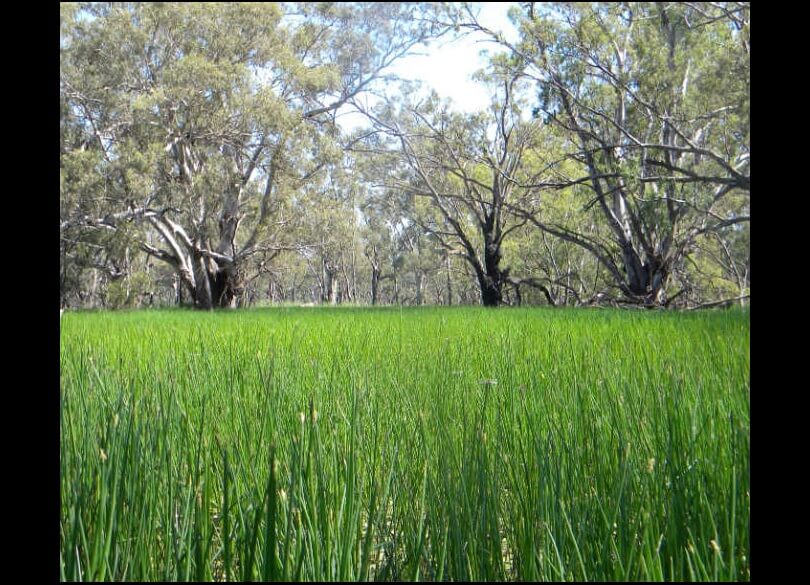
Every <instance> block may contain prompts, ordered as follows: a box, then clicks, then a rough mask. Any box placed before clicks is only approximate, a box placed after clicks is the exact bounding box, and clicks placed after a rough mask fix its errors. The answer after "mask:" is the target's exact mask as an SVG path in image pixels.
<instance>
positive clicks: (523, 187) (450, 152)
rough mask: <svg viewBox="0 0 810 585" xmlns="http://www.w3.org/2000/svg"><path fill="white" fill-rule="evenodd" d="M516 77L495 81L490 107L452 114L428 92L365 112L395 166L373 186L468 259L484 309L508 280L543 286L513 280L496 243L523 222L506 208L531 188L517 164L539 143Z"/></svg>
mask: <svg viewBox="0 0 810 585" xmlns="http://www.w3.org/2000/svg"><path fill="white" fill-rule="evenodd" d="M516 82H517V80H516V78H514V77H512V78H503V79H501V81H500V87H499V89H498V90H497V99H496V101H495V102H494V103H493V106H492V108H491V109H490V111H487V112H481V113H478V114H472V115H463V114H459V113H456V112H453V111H451V110H450V109H449V108H448V106H447V104H446V103H445V104H443V103H441V102H440V101H439V100H438V98H437V96H435V94H434V95H432V96H431V97H430V98H428V99H426V100H423V101H422V102H420V103H416V104H410V105H407V104H405V105H401V106H397V105H395V104H394V103H393V102H389V103H386V104H384V105H383V106H382V107H380V108H378V110H379V111H376V112H367V115H368V116H369V117H370V119H371V120H372V121H373V122H374V125H375V128H376V130H377V131H379V132H380V133H381V134H384V135H385V136H387V139H388V140H387V144H386V145H385V148H387V151H386V152H387V153H388V154H389V155H390V154H391V153H392V152H393V153H396V156H397V159H398V164H399V168H398V169H396V170H394V171H393V172H391V171H388V170H386V167H382V168H383V169H384V173H383V176H382V177H379V178H378V181H379V185H380V186H382V187H384V188H385V189H387V190H388V192H389V193H400V194H403V195H404V196H405V203H404V205H403V209H405V210H406V215H407V217H408V219H409V221H411V222H413V223H414V224H415V225H417V226H418V227H419V228H421V229H422V230H423V231H424V232H425V233H426V234H428V235H429V236H430V237H431V238H432V239H433V241H435V243H436V244H437V245H438V246H440V247H441V248H443V249H444V250H446V251H447V253H448V254H451V255H454V256H458V257H460V258H462V259H463V260H464V261H465V262H466V263H468V265H469V266H470V268H471V269H472V271H473V273H474V274H475V278H476V281H477V284H478V286H479V289H480V298H481V303H482V304H483V305H485V306H498V305H500V304H502V303H503V302H504V288H505V287H507V286H508V285H514V284H520V283H524V282H525V283H528V284H532V285H535V286H541V287H542V286H543V285H542V284H540V283H537V282H536V281H534V280H533V279H518V278H515V277H514V276H512V275H511V274H510V270H509V267H508V266H504V263H503V254H502V246H503V244H504V241H506V239H507V238H508V237H509V236H510V234H513V233H514V232H515V230H517V229H519V228H520V227H521V226H522V225H524V224H525V223H526V220H525V219H519V218H518V219H516V218H515V217H514V215H513V214H512V213H511V212H510V209H511V208H512V207H517V208H521V207H522V205H523V204H524V200H525V199H526V198H527V197H529V196H530V195H531V193H532V192H533V190H534V189H536V188H537V187H538V184H537V182H536V181H537V180H538V176H537V174H533V175H529V174H527V173H528V171H527V169H530V168H532V166H531V165H526V164H524V163H525V162H526V159H527V154H528V153H530V152H531V150H532V149H533V148H535V147H537V145H538V143H539V134H540V132H539V129H540V126H541V124H540V122H539V121H537V120H528V121H526V120H522V119H521V116H520V108H519V107H518V105H517V98H516ZM397 108H399V111H397ZM377 139H378V140H379V138H377ZM380 148H381V149H382V147H380Z"/></svg>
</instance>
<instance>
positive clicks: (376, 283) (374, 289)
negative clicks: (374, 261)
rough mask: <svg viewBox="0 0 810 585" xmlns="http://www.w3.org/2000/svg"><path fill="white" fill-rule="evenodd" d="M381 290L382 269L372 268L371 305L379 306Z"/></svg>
mask: <svg viewBox="0 0 810 585" xmlns="http://www.w3.org/2000/svg"><path fill="white" fill-rule="evenodd" d="M379 290H380V269H379V268H376V267H374V266H372V267H371V305H372V306H374V305H376V304H377V300H378V296H379V294H380V293H379Z"/></svg>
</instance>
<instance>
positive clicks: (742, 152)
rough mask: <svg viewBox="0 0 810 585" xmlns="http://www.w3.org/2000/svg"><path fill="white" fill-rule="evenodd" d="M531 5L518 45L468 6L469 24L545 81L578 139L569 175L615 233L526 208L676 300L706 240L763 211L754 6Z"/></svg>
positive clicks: (647, 289)
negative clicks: (754, 104) (754, 208)
mask: <svg viewBox="0 0 810 585" xmlns="http://www.w3.org/2000/svg"><path fill="white" fill-rule="evenodd" d="M521 6H522V13H521V11H517V12H516V13H515V16H516V20H517V23H518V25H519V26H520V33H521V38H520V40H519V42H516V43H510V42H508V41H507V40H505V39H504V38H503V36H502V35H499V34H497V33H495V32H493V31H491V30H489V29H487V28H486V27H484V26H482V25H481V24H480V23H478V22H477V21H476V20H475V17H474V15H473V14H472V12H471V11H470V10H469V9H467V13H466V20H465V21H464V22H463V23H462V24H461V25H460V26H464V27H465V28H468V29H472V30H478V31H484V32H486V33H488V34H489V35H490V37H491V38H492V39H494V40H495V41H496V42H498V43H500V44H502V45H504V46H506V47H508V48H509V49H510V58H511V63H510V65H511V66H512V67H514V68H515V70H519V71H522V73H523V75H524V76H525V77H526V78H529V79H532V80H534V81H535V82H536V84H537V88H538V105H537V107H536V108H535V114H536V115H538V116H540V117H542V118H543V119H545V120H546V121H547V122H548V123H549V124H551V125H554V126H555V127H556V128H558V129H559V130H561V131H562V132H563V133H564V134H565V135H567V136H568V139H569V141H570V149H569V153H568V156H567V157H566V158H567V160H568V161H575V162H576V163H577V166H578V167H579V169H580V170H573V171H571V172H569V173H567V174H566V176H567V180H569V182H570V185H571V186H572V188H574V187H576V189H577V192H578V193H579V195H578V196H579V197H581V201H582V208H583V210H584V211H587V212H590V213H591V214H596V216H597V217H598V219H599V221H600V222H602V223H604V225H606V226H607V227H608V228H609V237H607V238H604V237H597V236H595V235H594V234H593V233H592V232H591V231H590V230H585V229H583V226H585V225H589V224H590V223H591V222H590V221H587V220H584V221H583V220H580V221H577V222H575V223H572V224H567V225H565V224H559V223H551V222H547V221H544V219H543V217H542V203H540V200H541V199H542V198H538V199H537V200H536V203H540V204H539V205H532V206H529V207H527V208H525V209H522V210H519V214H520V215H521V216H522V217H524V218H526V219H527V220H528V221H530V222H531V223H532V224H533V225H535V226H536V227H538V228H540V229H541V230H543V231H545V232H546V233H549V234H551V235H554V236H556V237H559V238H562V239H564V240H566V241H568V242H570V243H573V244H575V245H577V246H580V247H581V248H583V249H585V250H587V251H588V252H589V253H591V254H592V255H593V256H594V257H595V258H596V259H598V261H599V262H600V264H601V265H602V266H603V267H604V268H605V269H606V271H607V272H608V273H609V274H610V275H611V277H612V280H613V284H614V286H615V287H616V288H617V289H618V291H619V292H620V294H621V296H622V297H623V298H624V300H627V301H630V302H636V303H642V304H648V305H666V304H667V303H668V302H669V300H668V297H667V291H668V289H670V288H671V284H672V276H673V273H676V272H678V271H679V270H680V268H681V267H682V266H683V263H684V260H685V258H686V257H687V256H688V255H689V254H690V253H691V252H692V251H693V250H694V248H695V245H696V242H697V241H698V240H699V239H700V238H701V237H704V236H707V235H709V234H713V233H716V232H718V231H719V230H722V229H723V228H725V227H727V226H730V225H734V224H738V223H741V222H747V221H749V218H750V215H749V194H750V172H749V169H750V131H749V118H750V109H749V95H748V94H749V88H750V34H749V29H750V18H749V12H750V10H749V6H748V3H606V2H603V3H535V2H527V3H522V5H521ZM501 59H502V61H505V60H504V59H503V58H501ZM549 164H552V161H549ZM583 174H584V177H583ZM583 179H584V180H583ZM724 207H725V208H726V209H731V210H733V211H731V212H728V213H725V214H723V213H722V211H721V210H723V208H724ZM679 294H681V291H678V292H675V293H674V295H672V296H675V295H679Z"/></svg>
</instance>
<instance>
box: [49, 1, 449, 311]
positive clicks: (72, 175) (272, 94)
mask: <svg viewBox="0 0 810 585" xmlns="http://www.w3.org/2000/svg"><path fill="white" fill-rule="evenodd" d="M437 9H440V8H437V7H436V6H434V5H423V4H418V3H396V4H387V3H373V2H369V3H349V4H338V3H289V4H276V3H259V4H252V3H236V4H233V3H189V4H186V3H122V4H113V3H82V4H78V5H77V4H71V5H66V6H65V7H64V8H63V11H62V27H61V75H60V100H61V103H62V121H63V125H64V126H65V127H66V128H69V129H70V130H69V131H68V132H63V134H62V151H61V152H62V158H61V164H62V171H63V173H62V177H63V181H62V187H61V194H60V195H61V199H62V201H63V203H64V205H63V209H62V213H61V220H60V228H61V232H62V234H63V237H67V238H73V239H76V238H84V237H86V234H87V232H107V233H109V234H110V235H111V236H112V237H114V238H124V237H126V238H128V241H130V242H132V243H133V244H134V245H135V246H136V248H137V249H140V250H141V251H143V252H145V253H146V254H148V255H149V256H151V257H153V258H155V259H157V260H159V261H161V262H165V263H166V264H167V265H169V266H171V267H172V269H173V270H174V271H175V272H176V274H177V277H178V279H179V281H180V282H181V283H182V286H183V287H184V288H185V289H186V290H187V291H188V293H189V295H190V297H191V299H192V300H193V303H194V305H195V306H197V307H200V308H211V307H214V306H233V305H234V304H236V303H237V302H238V300H239V297H240V296H241V294H242V292H243V288H244V283H245V281H246V279H247V278H248V273H249V272H252V271H255V270H256V269H257V267H260V266H263V265H267V263H268V262H270V261H271V260H272V259H273V257H274V256H275V255H277V254H278V253H280V251H282V250H285V249H291V248H295V247H296V243H295V242H292V241H290V238H289V233H290V232H291V230H290V228H291V224H292V222H294V221H295V219H296V218H295V217H294V216H292V215H291V214H290V212H289V210H290V207H291V199H293V198H294V195H295V193H296V192H298V191H300V190H301V189H302V188H303V187H304V186H305V185H306V184H307V183H308V182H309V181H311V180H312V179H313V177H315V176H316V175H317V174H318V173H320V172H321V171H322V169H323V168H324V166H326V165H328V164H329V163H330V162H333V161H335V160H337V159H338V158H339V156H340V148H339V146H338V142H339V141H338V140H337V139H338V137H339V130H338V128H337V126H336V125H335V116H336V115H337V112H338V110H339V109H340V108H341V107H342V106H344V104H346V103H347V101H348V100H350V99H352V98H354V97H356V96H357V95H358V94H360V93H361V92H363V91H366V90H367V89H369V88H371V87H373V85H374V82H375V80H377V79H379V78H380V77H381V75H383V74H384V73H385V70H386V68H387V67H388V66H389V65H391V64H392V63H393V62H394V61H395V60H396V59H397V58H399V57H401V56H403V55H405V54H407V53H408V52H409V51H410V50H411V49H412V48H413V47H414V46H416V45H418V44H420V43H422V42H424V41H427V40H428V39H429V38H431V37H433V36H434V35H438V34H441V33H442V32H443V31H444V30H446V27H442V26H440V25H436V24H430V22H428V20H427V19H426V18H423V16H424V15H426V14H427V13H429V12H431V11H433V10H437ZM433 22H434V23H435V19H433ZM149 237H153V240H152V241H151V242H150V241H148V238H149Z"/></svg>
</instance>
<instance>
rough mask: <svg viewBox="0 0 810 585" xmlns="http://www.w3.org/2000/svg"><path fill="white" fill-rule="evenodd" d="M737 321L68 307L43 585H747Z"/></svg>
mask: <svg viewBox="0 0 810 585" xmlns="http://www.w3.org/2000/svg"><path fill="white" fill-rule="evenodd" d="M749 343H750V340H749V313H748V312H742V311H720V312H709V311H707V312H688V313H676V312H664V311H649V312H642V311H611V310H586V309H582V310H575V309H572V310H554V309H542V308H512V309H499V310H487V309H482V308H471V307H454V308H420V309H415V308H414V309H399V308H390V309H389V308H382V309H361V308H274V309H255V310H243V311H242V310H240V311H231V312H213V313H203V312H193V311H181V310H166V311H152V312H145V311H134V312H116V313H110V312H68V313H65V314H64V315H63V316H62V319H61V345H60V370H61V383H60V385H61V388H60V423H61V434H60V458H61V459H60V465H61V485H60V495H61V514H60V538H61V542H60V567H61V569H60V570H61V578H62V579H63V580H84V581H93V580H199V581H210V580H214V581H224V580H230V581H252V580H253V581H255V580H344V581H354V580H361V581H365V580H383V581H393V580H407V581H410V580H425V581H467V580H556V581H560V580H611V581H612V580H689V581H692V580H694V581H701V580H749V579H750V552H749V539H750V529H749V518H750V494H749V489H750V488H749V485H750V470H749V442H750V422H749V420H750V419H749V413H750V412H749V411H750V408H749V405H750V384H749V362H750V354H749Z"/></svg>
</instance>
